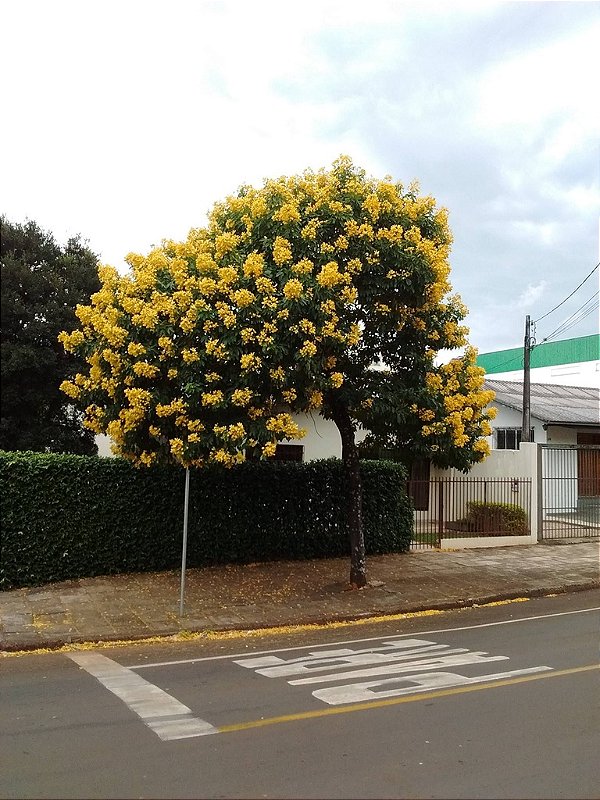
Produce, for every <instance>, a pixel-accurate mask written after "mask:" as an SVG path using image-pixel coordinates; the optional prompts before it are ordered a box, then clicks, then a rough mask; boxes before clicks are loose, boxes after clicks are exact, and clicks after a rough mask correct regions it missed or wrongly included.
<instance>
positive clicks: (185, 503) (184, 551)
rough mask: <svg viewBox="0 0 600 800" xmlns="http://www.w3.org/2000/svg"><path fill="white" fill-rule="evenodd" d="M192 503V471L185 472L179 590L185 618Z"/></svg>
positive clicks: (181, 611)
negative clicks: (189, 525) (184, 598)
mask: <svg viewBox="0 0 600 800" xmlns="http://www.w3.org/2000/svg"><path fill="white" fill-rule="evenodd" d="M189 503H190V471H189V469H186V471H185V498H184V501H183V544H182V547H181V586H180V590H179V616H180V617H183V594H184V592H185V562H186V558H187V536H188V508H189Z"/></svg>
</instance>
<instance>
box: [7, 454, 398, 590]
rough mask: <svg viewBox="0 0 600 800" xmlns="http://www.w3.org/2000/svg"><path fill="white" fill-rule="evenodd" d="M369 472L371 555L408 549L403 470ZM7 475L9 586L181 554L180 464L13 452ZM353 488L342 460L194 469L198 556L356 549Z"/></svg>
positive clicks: (375, 467)
mask: <svg viewBox="0 0 600 800" xmlns="http://www.w3.org/2000/svg"><path fill="white" fill-rule="evenodd" d="M361 474H362V481H363V491H364V499H363V510H364V523H365V539H366V545H367V553H372V554H375V553H386V552H398V551H404V550H407V549H408V547H409V544H410V539H411V533H412V508H411V505H410V502H409V500H408V498H407V496H406V493H405V490H404V481H405V477H406V475H405V472H404V470H403V468H402V467H400V466H399V465H397V464H392V463H389V462H362V464H361ZM0 480H1V481H2V486H3V502H2V508H1V514H2V518H1V522H2V540H1V543H0V587H1V588H3V589H8V588H12V587H17V586H31V585H36V584H40V583H47V582H51V581H58V580H67V579H76V578H82V577H87V576H94V575H103V574H111V573H118V572H136V571H151V570H161V569H172V568H175V567H177V566H178V564H179V562H180V558H181V528H182V520H183V492H184V471H183V470H182V469H180V468H174V467H163V468H156V467H153V468H151V469H147V470H145V469H144V470H139V469H138V470H136V469H134V468H133V467H132V466H131V465H129V464H128V463H126V462H125V461H123V460H121V459H103V458H102V459H99V458H89V457H84V456H71V455H55V454H40V453H6V452H4V453H0ZM32 486H35V492H33V491H32V490H31V487H32ZM346 492H347V488H346V487H345V485H344V474H343V465H342V463H341V461H337V460H334V459H332V460H327V461H313V462H310V463H308V464H298V463H286V462H247V463H245V464H241V465H239V466H237V467H234V468H232V469H231V470H224V469H220V468H219V467H217V466H211V467H210V468H207V469H204V470H192V472H191V480H190V509H189V541H188V564H189V565H190V566H205V565H209V564H226V563H232V562H239V563H247V562H252V561H261V560H262V561H271V560H276V559H290V558H292V559H302V558H326V557H331V556H342V555H347V554H348V552H349V544H348V541H347V531H346V524H345V501H346Z"/></svg>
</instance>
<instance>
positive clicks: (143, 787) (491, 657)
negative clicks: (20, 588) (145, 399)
mask: <svg viewBox="0 0 600 800" xmlns="http://www.w3.org/2000/svg"><path fill="white" fill-rule="evenodd" d="M599 631H600V592H598V591H593V592H582V593H577V594H571V595H561V596H557V597H549V598H540V599H535V600H529V601H526V602H516V603H515V602H512V603H508V604H505V605H493V606H488V607H480V608H474V609H464V610H461V611H456V612H445V613H437V614H432V615H424V616H418V617H416V618H412V619H402V620H392V621H385V622H378V623H375V624H373V623H369V624H360V625H357V624H354V625H345V626H341V627H336V628H333V629H325V630H312V631H309V632H300V633H298V632H296V633H286V634H279V635H277V636H275V635H272V634H271V635H261V636H256V635H254V636H251V637H245V638H237V639H231V638H222V639H217V640H206V639H204V640H195V641H190V642H181V643H172V642H171V643H165V644H160V645H156V644H154V645H151V644H136V645H131V646H126V647H111V648H99V647H96V648H92V649H87V650H74V651H72V652H69V653H62V652H61V653H51V654H39V655H38V654H29V655H21V656H12V657H11V656H7V657H4V658H1V659H0V695H1V701H0V702H1V705H0V716H1V721H0V736H1V747H0V758H1V761H2V766H1V768H0V797H2V798H33V797H35V798H37V797H39V798H84V797H85V798H88V797H89V798H113V797H115V798H129V797H149V798H154V797H156V798H159V797H160V798H162V797H166V798H179V797H192V798H204V797H209V798H217V797H227V798H246V797H250V798H261V797H265V798H313V797H315V798H370V797H374V798H387V797H391V798H426V797H427V798H563V797H564V798H597V797H599V796H600V770H599V769H598V753H600V711H599V698H600V691H599V690H600V669H599V659H598V645H599Z"/></svg>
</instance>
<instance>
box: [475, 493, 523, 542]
mask: <svg viewBox="0 0 600 800" xmlns="http://www.w3.org/2000/svg"><path fill="white" fill-rule="evenodd" d="M461 522H463V523H464V525H465V528H466V530H468V531H473V532H477V533H481V534H483V535H488V536H493V535H495V534H509V535H511V536H520V535H524V534H527V533H529V524H528V520H527V513H526V511H525V509H524V508H523V507H522V506H519V505H516V504H513V503H483V502H480V501H475V500H474V501H471V502H469V503H467V515H466V517H465V518H464V520H461Z"/></svg>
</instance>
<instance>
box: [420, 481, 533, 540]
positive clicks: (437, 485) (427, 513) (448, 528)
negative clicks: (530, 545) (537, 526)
mask: <svg viewBox="0 0 600 800" xmlns="http://www.w3.org/2000/svg"><path fill="white" fill-rule="evenodd" d="M407 494H408V495H409V497H410V498H411V500H412V503H413V508H414V516H413V536H412V541H411V549H412V550H424V549H425V550H430V549H432V548H436V547H440V544H441V540H442V539H462V538H469V539H471V538H478V537H481V536H522V535H528V534H529V532H530V517H531V478H431V479H430V480H426V481H425V480H423V481H420V480H411V481H408V482H407Z"/></svg>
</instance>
